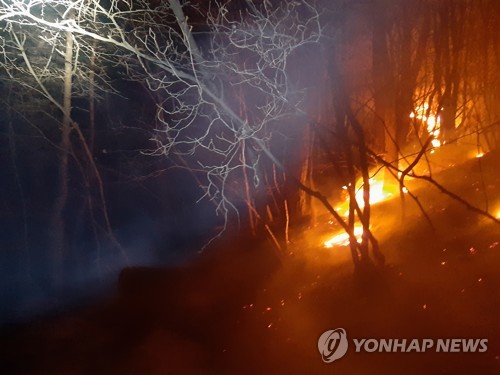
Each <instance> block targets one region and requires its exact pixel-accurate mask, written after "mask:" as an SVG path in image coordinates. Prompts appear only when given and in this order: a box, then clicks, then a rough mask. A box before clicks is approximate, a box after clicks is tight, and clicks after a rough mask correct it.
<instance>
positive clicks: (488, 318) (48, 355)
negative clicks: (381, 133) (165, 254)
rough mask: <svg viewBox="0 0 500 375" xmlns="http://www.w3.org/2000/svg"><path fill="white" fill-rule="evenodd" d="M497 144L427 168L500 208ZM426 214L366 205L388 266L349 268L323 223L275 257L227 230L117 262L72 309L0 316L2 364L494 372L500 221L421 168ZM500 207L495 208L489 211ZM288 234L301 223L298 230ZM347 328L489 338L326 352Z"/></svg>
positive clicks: (56, 370) (139, 370)
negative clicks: (335, 332)
mask: <svg viewBox="0 0 500 375" xmlns="http://www.w3.org/2000/svg"><path fill="white" fill-rule="evenodd" d="M499 165H500V152H499V151H498V150H497V151H494V152H490V153H487V154H486V155H484V157H482V158H480V159H477V158H470V159H469V160H468V161H465V162H463V163H460V164H457V165H454V166H451V167H450V166H449V165H446V168H443V169H442V170H441V171H437V172H436V173H435V174H434V177H435V179H436V180H437V181H439V182H441V183H443V185H445V186H446V187H447V188H448V189H450V190H451V191H453V192H455V193H457V194H459V195H460V196H461V197H463V198H465V199H467V200H469V201H470V202H472V203H474V204H476V205H477V206H479V207H481V208H484V207H485V202H486V200H485V197H486V196H487V197H488V205H489V208H490V211H491V212H500V173H499V167H498V166H499ZM408 186H409V188H410V189H411V191H413V192H414V193H415V194H416V195H418V197H419V199H420V202H421V204H422V206H423V207H424V208H425V210H426V212H427V214H428V215H429V218H430V219H431V222H432V226H431V225H430V224H429V222H428V221H427V220H426V219H425V218H424V216H423V215H422V213H421V212H420V210H419V209H418V207H417V205H416V204H415V203H413V202H412V201H411V200H410V199H409V198H408V197H407V198H405V212H404V219H403V218H402V209H401V207H402V204H401V200H400V199H399V198H398V197H395V198H394V199H392V200H389V201H386V202H382V203H379V204H377V205H374V206H373V218H372V220H373V221H372V222H373V231H374V233H375V235H376V236H377V237H378V238H379V241H380V245H381V249H382V250H383V252H384V254H385V256H386V266H385V267H384V268H382V269H379V270H378V271H377V272H375V273H373V274H372V275H369V276H366V277H359V276H358V275H356V274H355V273H354V272H353V266H352V260H351V257H350V254H349V250H348V248H347V247H341V246H337V247H333V248H325V247H324V246H323V242H324V241H325V240H326V239H327V238H328V237H329V236H331V235H332V234H334V233H335V231H338V230H339V229H338V227H337V226H336V225H335V224H330V223H328V217H327V216H325V218H324V221H320V222H322V223H323V222H324V224H321V225H317V226H316V227H314V228H309V229H304V230H303V231H302V232H300V233H301V234H300V236H298V235H295V237H292V238H291V242H292V243H291V245H290V253H289V254H288V255H286V256H285V257H284V258H283V259H282V260H281V262H278V261H277V260H276V257H274V256H272V254H273V252H272V250H269V247H268V246H267V245H265V244H255V243H252V242H251V241H248V240H245V239H241V238H227V239H225V240H224V241H223V242H221V243H219V246H218V248H217V249H214V250H213V251H207V252H206V253H205V254H204V255H202V256H200V259H198V260H197V261H196V262H193V263H192V264H188V265H186V266H185V267H180V268H176V269H169V270H161V269H156V270H150V269H141V268H136V269H131V270H128V271H126V272H124V273H122V276H121V279H120V288H119V291H118V292H117V296H116V298H114V299H113V300H111V301H107V302H105V303H102V304H100V305H99V306H98V307H93V308H89V309H87V310H85V311H79V312H77V313H72V314H68V315H67V316H63V317H58V318H53V319H48V320H45V321H40V322H36V323H33V324H26V325H23V326H17V327H5V328H4V329H3V330H2V331H1V332H2V337H1V339H0V345H1V348H0V349H1V351H2V352H1V354H0V356H1V357H2V359H1V360H0V361H1V367H0V373H2V374H6V375H10V374H51V375H59V374H66V375H83V374H89V375H90V374H92V375H96V374H117V375H118V374H120V375H126V374H131V375H132V374H133V375H149V374H151V375H153V374H155V375H156V374H158V375H160V374H186V375H188V374H228V375H229V374H276V373H284V374H285V373H286V374H353V375H354V374H374V375H379V374H384V375H387V374H422V373H429V374H500V272H499V270H500V226H499V225H498V224H497V223H494V222H493V221H492V220H490V219H488V218H486V217H483V216H480V215H477V214H476V213H474V212H473V211H471V210H468V209H467V208H465V207H464V206H462V205H461V204H459V203H458V202H456V201H454V200H452V199H451V198H449V197H447V196H445V195H444V194H443V193H441V192H440V191H439V190H437V189H436V188H434V187H431V186H429V185H428V184H427V183H425V182H424V181H416V180H413V181H409V183H408ZM495 209H496V211H495ZM295 233H296V232H295ZM338 327H341V328H344V329H345V330H346V332H347V335H348V337H349V340H352V339H353V338H387V339H390V338H401V339H404V338H406V339H413V338H420V339H423V338H432V339H438V338H443V339H447V338H474V339H475V338H487V339H488V340H489V341H488V350H487V351H486V352H484V353H436V352H435V351H434V350H428V351H426V352H425V353H415V352H412V353H377V352H376V353H366V352H361V353H357V352H356V351H355V347H354V345H352V341H350V347H349V350H348V352H347V354H346V356H345V357H343V358H341V359H339V360H338V361H335V362H333V363H330V364H326V363H324V362H323V361H322V359H321V356H320V354H319V352H318V349H317V343H318V338H319V336H320V335H321V334H322V333H323V332H324V331H326V330H329V329H334V328H338Z"/></svg>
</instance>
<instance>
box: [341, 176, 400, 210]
mask: <svg viewBox="0 0 500 375" xmlns="http://www.w3.org/2000/svg"><path fill="white" fill-rule="evenodd" d="M370 175H371V176H372V177H371V178H370V205H373V204H377V203H380V202H383V201H386V200H388V199H391V198H392V197H393V192H392V190H393V189H392V187H391V186H388V184H387V181H385V180H384V174H383V173H377V171H376V172H374V173H370ZM343 189H344V190H347V187H346V186H344V187H343ZM349 202H350V199H349V197H347V198H346V199H345V201H344V202H342V203H341V204H340V205H339V206H338V207H337V211H338V212H339V213H340V214H341V215H342V216H344V217H347V216H348V215H349ZM356 202H357V203H358V205H359V208H363V207H364V206H365V202H364V199H363V179H362V178H359V179H358V180H357V181H356Z"/></svg>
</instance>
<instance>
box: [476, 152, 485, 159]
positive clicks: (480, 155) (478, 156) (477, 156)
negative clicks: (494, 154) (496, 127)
mask: <svg viewBox="0 0 500 375" xmlns="http://www.w3.org/2000/svg"><path fill="white" fill-rule="evenodd" d="M483 156H484V154H483V153H482V152H480V153H479V154H477V155H476V158H482V157H483Z"/></svg>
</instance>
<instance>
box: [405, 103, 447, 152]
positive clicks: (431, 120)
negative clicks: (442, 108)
mask: <svg viewBox="0 0 500 375" xmlns="http://www.w3.org/2000/svg"><path fill="white" fill-rule="evenodd" d="M430 112H431V111H430V110H429V104H428V103H424V104H422V105H419V106H418V107H416V108H415V111H413V112H412V113H410V118H416V119H417V120H420V121H422V123H424V124H425V125H426V127H427V132H428V133H429V134H430V135H431V136H432V138H433V139H432V141H431V144H432V147H439V146H441V141H440V140H439V134H440V132H441V119H440V117H439V116H438V115H431V114H430Z"/></svg>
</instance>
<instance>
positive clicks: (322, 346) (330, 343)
mask: <svg viewBox="0 0 500 375" xmlns="http://www.w3.org/2000/svg"><path fill="white" fill-rule="evenodd" d="M348 346H349V344H348V342H347V333H346V332H345V329H343V328H336V329H331V330H329V331H326V332H324V333H323V334H322V335H321V336H320V337H319V340H318V350H319V352H320V354H321V358H322V359H323V362H325V363H332V362H333V361H336V360H337V359H339V358H342V357H343V356H344V355H345V353H346V352H347V348H348Z"/></svg>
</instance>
